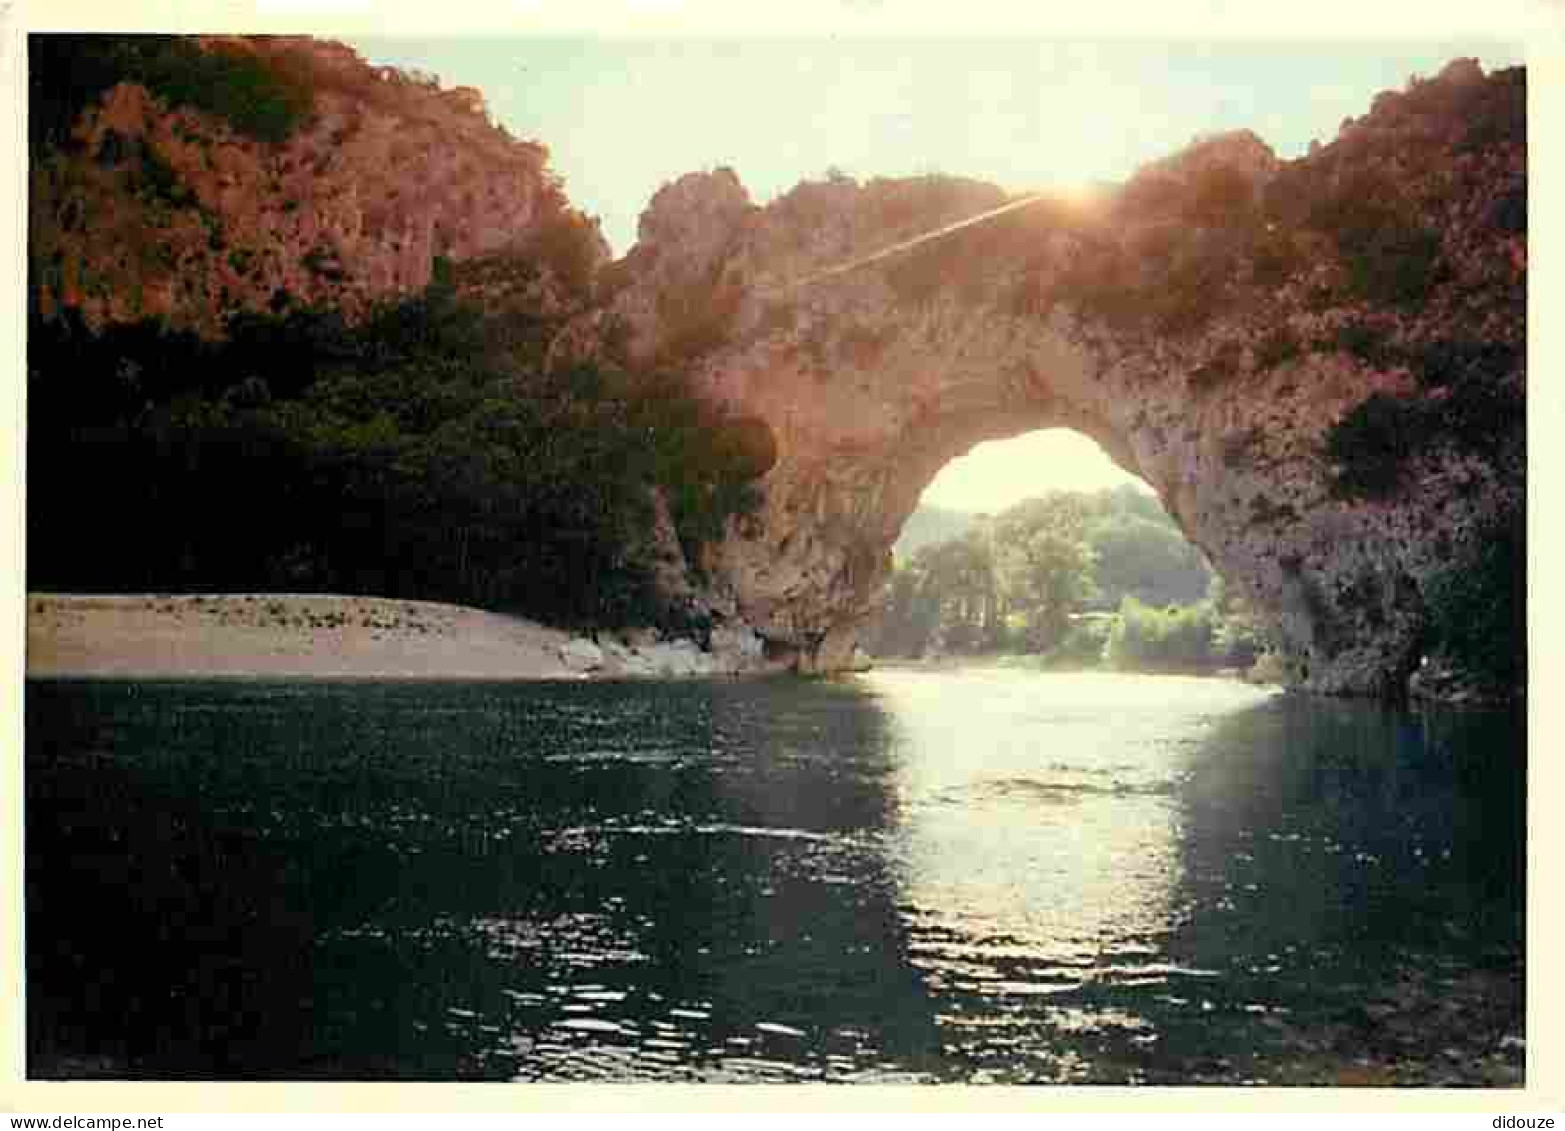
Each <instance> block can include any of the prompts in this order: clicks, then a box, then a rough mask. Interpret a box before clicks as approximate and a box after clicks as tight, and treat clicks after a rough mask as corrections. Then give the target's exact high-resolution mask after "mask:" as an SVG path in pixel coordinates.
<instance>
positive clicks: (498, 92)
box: [346, 33, 1525, 511]
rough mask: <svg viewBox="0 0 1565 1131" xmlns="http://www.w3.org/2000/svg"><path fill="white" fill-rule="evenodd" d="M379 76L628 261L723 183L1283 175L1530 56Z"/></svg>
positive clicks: (1349, 46) (1223, 53)
mask: <svg viewBox="0 0 1565 1131" xmlns="http://www.w3.org/2000/svg"><path fill="white" fill-rule="evenodd" d="M346 41H347V42H348V43H350V44H351V45H352V46H353V47H354V48H355V49H356V50H358V51H359V52H360V54H362V55H363V56H365V58H367V59H368V60H369V61H370V62H372V63H375V64H378V65H391V66H397V67H402V68H407V69H417V70H420V71H424V72H427V73H433V74H435V75H437V76H439V78H440V80H441V82H442V83H443V84H444V85H446V86H458V85H461V86H473V87H477V88H478V89H479V90H481V91H483V92H484V95H485V97H486V99H487V101H488V105H489V111H490V114H491V117H492V118H493V119H494V120H495V121H496V122H498V123H500V124H502V125H504V126H505V127H506V128H507V129H508V130H509V131H510V132H511V133H512V134H513V135H515V136H518V137H524V138H530V139H535V140H538V141H541V142H543V143H544V144H545V145H547V146H548V147H549V150H550V153H551V162H550V163H551V166H552V168H553V169H554V170H555V171H556V172H557V173H559V174H560V175H561V176H562V177H563V178H564V181H565V188H566V191H567V193H568V194H569V196H570V198H571V200H572V202H573V203H574V204H575V205H576V206H577V207H579V208H581V209H583V210H584V211H586V212H588V213H590V214H592V215H595V216H598V217H599V218H600V220H601V221H602V225H603V232H604V235H605V236H606V237H607V238H608V240H609V242H610V244H611V245H612V246H613V248H614V251H615V253H616V254H617V255H623V254H624V253H625V252H626V251H628V250H629V249H630V247H631V245H632V244H633V243H634V242H635V233H636V222H637V219H638V217H639V215H640V213H641V210H642V209H643V208H644V207H645V206H646V204H647V202H648V200H649V199H650V198H651V196H652V194H653V193H655V192H656V191H657V189H658V188H659V187H661V186H662V185H663V184H665V183H667V182H669V181H671V180H673V179H674V178H676V177H678V176H680V175H682V174H684V173H687V172H691V171H694V170H702V169H713V168H716V167H719V166H728V167H731V168H732V169H733V170H734V171H735V172H736V173H737V174H738V176H739V178H740V180H741V181H742V182H743V183H744V185H745V186H746V188H747V189H748V190H749V192H750V195H751V197H752V198H753V199H754V200H755V201H756V202H757V203H759V204H765V203H766V202H768V201H769V200H772V199H774V198H775V197H777V196H779V195H781V194H782V193H784V192H787V191H788V190H789V189H791V188H792V187H793V186H794V185H796V184H797V183H799V182H800V181H801V180H809V179H820V178H821V177H823V176H824V175H825V173H826V171H827V170H828V169H835V170H840V171H842V172H845V173H847V174H848V175H850V176H854V177H857V178H859V179H860V180H867V179H869V178H871V177H875V176H914V175H920V174H925V173H937V172H938V173H952V174H959V175H962V176H968V177H975V178H979V179H982V180H988V181H992V182H994V183H996V184H999V185H1001V186H1002V187H1004V188H1006V189H1010V190H1012V191H1016V192H1020V191H1024V190H1035V189H1047V188H1061V189H1070V188H1074V187H1078V186H1082V185H1086V184H1091V183H1094V182H1101V181H1122V180H1124V179H1125V178H1127V177H1128V176H1130V175H1131V174H1132V173H1133V172H1134V171H1135V169H1136V168H1137V167H1138V166H1140V165H1141V164H1144V163H1145V162H1147V161H1151V160H1155V159H1157V158H1159V157H1163V156H1166V155H1167V154H1169V153H1172V152H1174V151H1175V150H1177V149H1179V148H1181V147H1182V146H1184V145H1185V144H1187V143H1188V142H1190V141H1191V140H1192V139H1193V138H1195V137H1197V136H1199V135H1204V134H1210V133H1214V132H1220V131H1224V130H1233V129H1251V130H1254V131H1255V132H1256V133H1257V134H1258V135H1259V136H1260V137H1261V138H1262V140H1264V141H1265V142H1267V143H1268V144H1269V145H1271V146H1272V148H1273V149H1274V150H1276V152H1277V154H1278V156H1280V157H1283V158H1292V157H1298V156H1301V155H1302V154H1303V153H1304V152H1305V151H1306V150H1307V149H1308V146H1309V143H1310V142H1311V141H1312V140H1320V141H1321V142H1323V143H1324V142H1328V141H1330V140H1331V139H1332V138H1333V137H1334V136H1335V135H1336V132H1337V129H1338V126H1339V125H1340V123H1341V122H1342V120H1343V119H1344V118H1346V117H1357V116H1359V115H1362V114H1364V113H1366V112H1368V110H1369V106H1370V103H1371V101H1372V100H1373V98H1374V96H1375V95H1376V94H1377V93H1379V92H1380V91H1383V90H1394V89H1401V88H1402V87H1404V86H1405V85H1406V84H1407V82H1408V80H1409V78H1410V77H1411V76H1414V75H1419V76H1424V77H1428V76H1432V75H1434V74H1435V73H1437V72H1438V71H1439V70H1440V69H1441V68H1442V67H1443V66H1444V65H1445V64H1446V63H1448V62H1449V61H1450V60H1452V59H1454V58H1458V57H1463V56H1476V57H1477V58H1478V59H1479V61H1480V62H1481V63H1482V64H1483V66H1484V68H1485V69H1486V70H1495V69H1498V68H1502V67H1507V66H1513V65H1516V64H1518V63H1521V62H1522V61H1523V58H1524V55H1525V48H1524V46H1523V45H1522V44H1521V43H1519V42H1509V41H1505V40H1498V39H1491V40H1484V39H1452V40H1446V41H1435V40H1426V41H1411V40H1402V41H1396V42H1381V43H1367V42H1325V41H1322V42H1297V41H1282V40H1272V41H1256V42H1249V43H1246V42H1230V41H1216V40H1207V41H1196V40H1168V41H1161V40H1160V41H1151V40H1126V39H1106V40H1089V39H1081V40H1056V39H1041V38H1028V37H1010V38H1000V37H993V36H991V37H988V38H973V39H960V38H958V39H950V38H931V37H922V38H920V37H906V36H903V37H887V38H859V37H830V36H813V37H805V36H794V37H789V38H777V37H763V38H741V37H735V36H723V37H715V36H708V37H706V38H650V37H645V36H642V37H634V38H631V37H624V38H613V37H608V36H592V35H576V36H563V35H551V36H547V37H544V36H538V37H525V36H508V35H505V34H503V33H490V34H486V35H482V36H473V35H463V36H460V37H449V38H444V39H441V38H417V39H415V38H411V37H409V38H398V39H391V38H365V37H346ZM1127 481H1133V482H1139V481H1138V480H1134V479H1133V477H1131V476H1130V475H1128V474H1127V473H1126V472H1124V471H1123V470H1121V469H1120V468H1118V467H1117V466H1115V465H1114V464H1113V463H1112V462H1111V461H1110V460H1109V459H1108V457H1107V456H1105V455H1104V454H1103V453H1102V452H1101V450H1099V449H1098V448H1097V446H1096V445H1095V444H1093V443H1092V442H1091V441H1090V440H1087V439H1086V438H1085V437H1083V436H1080V435H1079V434H1076V433H1073V432H1069V431H1066V430H1061V429H1056V430H1052V431H1048V432H1036V433H1031V434H1029V435H1027V436H1022V437H1018V438H1016V439H1014V440H1010V441H1004V442H1001V443H991V444H984V445H980V446H979V447H978V448H976V449H975V450H974V451H973V453H971V454H970V455H969V456H967V457H964V458H962V459H959V460H955V461H953V462H952V463H951V464H950V465H948V467H947V468H946V469H945V470H944V471H943V472H942V473H941V474H940V475H939V476H938V477H937V478H936V480H935V481H934V482H933V483H932V484H931V485H930V487H929V488H928V490H926V492H925V494H924V498H925V500H926V501H928V502H932V503H939V504H940V505H943V506H948V507H954V508H957V509H963V510H972V511H994V510H999V509H1003V508H1004V507H1006V506H1009V505H1011V504H1012V503H1014V502H1017V501H1020V500H1021V499H1023V498H1026V497H1028V496H1030V495H1035V494H1039V493H1042V492H1043V491H1046V490H1048V489H1050V488H1052V487H1063V488H1072V489H1093V488H1096V487H1102V486H1114V485H1117V484H1119V483H1123V482H1127Z"/></svg>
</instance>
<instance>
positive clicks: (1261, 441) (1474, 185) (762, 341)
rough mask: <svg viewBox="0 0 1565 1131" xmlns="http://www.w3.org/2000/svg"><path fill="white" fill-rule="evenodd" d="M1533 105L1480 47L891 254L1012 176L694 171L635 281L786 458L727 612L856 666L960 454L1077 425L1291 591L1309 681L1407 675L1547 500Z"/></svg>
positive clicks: (661, 332)
mask: <svg viewBox="0 0 1565 1131" xmlns="http://www.w3.org/2000/svg"><path fill="white" fill-rule="evenodd" d="M1524 104H1525V87H1524V82H1523V75H1522V73H1521V72H1519V71H1513V72H1506V73H1502V74H1497V75H1494V76H1489V77H1485V76H1484V75H1483V74H1482V72H1481V71H1480V70H1479V69H1478V67H1477V65H1476V64H1475V63H1473V62H1472V61H1470V60H1467V61H1461V62H1459V63H1455V64H1453V65H1452V66H1451V67H1449V68H1447V70H1446V71H1445V72H1444V73H1442V74H1441V75H1440V76H1439V77H1438V78H1436V79H1433V80H1429V81H1425V82H1418V83H1415V84H1414V85H1413V86H1412V87H1411V88H1410V89H1408V90H1407V91H1404V92H1400V93H1393V94H1386V95H1382V96H1380V98H1379V99H1377V100H1376V103H1375V106H1374V109H1373V110H1372V112H1371V113H1370V114H1369V115H1368V116H1366V117H1365V118H1362V119H1359V120H1357V121H1349V122H1345V123H1344V124H1343V128H1342V130H1341V132H1340V133H1339V135H1338V137H1337V138H1336V139H1335V140H1334V141H1332V142H1331V143H1330V144H1328V145H1325V146H1319V147H1316V148H1314V149H1313V150H1312V152H1311V154H1310V156H1308V157H1307V158H1304V159H1301V160H1299V161H1296V162H1282V161H1279V160H1278V159H1277V158H1276V156H1275V155H1274V154H1273V153H1272V151H1271V150H1270V149H1269V148H1268V147H1267V146H1266V145H1265V144H1264V143H1263V142H1262V141H1261V140H1260V139H1258V138H1257V137H1255V136H1254V135H1253V134H1249V133H1238V134H1230V135H1225V136H1221V137H1216V138H1211V139H1207V140H1204V141H1200V142H1198V143H1196V144H1194V145H1192V146H1191V147H1189V148H1187V149H1186V150H1184V151H1182V152H1180V153H1178V154H1176V155H1175V156H1173V157H1171V158H1169V159H1167V160H1165V161H1161V162H1158V163H1156V164H1153V165H1151V166H1148V167H1146V168H1144V169H1143V170H1142V171H1141V172H1140V173H1138V175H1137V176H1136V177H1135V178H1133V179H1132V180H1131V181H1130V182H1129V183H1128V184H1126V185H1125V186H1123V187H1122V188H1120V189H1117V190H1114V191H1109V192H1105V193H1104V194H1102V195H1100V196H1099V197H1098V198H1097V199H1094V200H1085V201H1074V202H1073V201H1065V200H1047V199H1045V200H1038V201H1036V202H1034V203H1031V204H1026V205H1024V206H1021V207H1017V208H1015V209H1013V210H1011V211H1008V212H1005V213H1003V214H1000V215H998V216H995V217H994V218H992V219H990V220H988V221H985V222H982V223H976V224H972V225H970V226H968V227H965V228H962V229H959V230H957V231H954V232H952V233H950V234H948V235H946V236H943V237H940V238H935V239H929V240H925V241H923V242H919V243H915V244H913V245H912V246H908V247H904V248H901V250H893V251H891V252H890V253H889V254H885V255H883V256H878V257H877V256H876V253H877V252H880V251H882V250H884V249H895V248H897V247H898V246H899V245H900V244H902V243H904V242H906V241H907V240H909V239H910V238H912V237H915V236H918V235H919V234H921V233H928V232H931V231H933V230H937V229H940V228H941V227H943V226H945V225H948V224H951V223H953V222H956V221H960V220H962V219H964V218H968V217H972V216H975V215H978V214H981V213H984V212H986V211H988V210H992V209H995V208H998V207H1001V206H1003V205H1004V204H1005V203H1006V202H1007V197H1006V195H1005V194H1004V193H1003V192H1002V191H1001V190H1000V189H998V188H995V187H993V186H989V185H984V184H978V183H974V182H965V181H957V180H952V179H948V178H930V179H918V180H902V181H889V180H875V181H871V182H869V183H867V184H859V183H857V182H854V181H852V180H849V179H846V178H838V179H832V180H828V181H826V182H824V183H807V184H803V185H800V186H799V187H798V188H796V189H795V190H793V191H792V192H790V193H788V194H787V195H786V196H784V197H782V198H781V199H779V200H777V201H775V202H774V203H772V204H770V205H769V206H767V207H765V208H764V209H763V208H758V207H756V206H755V205H754V204H753V203H752V202H751V200H750V199H749V196H748V194H747V193H746V192H745V190H744V188H743V186H742V185H741V183H740V182H739V180H738V178H737V177H736V176H735V175H734V174H733V173H731V172H729V171H727V170H719V171H717V172H714V173H705V174H692V175H689V176H686V177H684V178H682V179H680V180H679V181H677V182H675V183H673V184H671V185H668V186H666V187H665V188H664V189H663V190H662V191H661V192H659V193H658V194H657V196H656V197H655V198H654V199H653V201H652V202H651V205H650V207H649V209H648V210H647V212H646V214H645V215H644V217H643V219H642V223H641V229H640V240H639V242H638V244H637V245H636V247H635V248H634V249H633V251H632V252H631V254H630V255H629V256H628V257H627V259H626V260H625V261H624V262H623V263H622V264H621V265H620V266H619V268H618V270H620V271H622V272H623V273H624V274H625V275H627V276H628V277H629V278H630V280H631V281H630V283H629V285H628V286H627V287H625V289H624V290H622V291H621V292H620V294H619V295H618V297H617V298H616V300H615V303H614V309H615V310H616V311H617V312H618V313H619V314H620V315H621V316H623V317H624V318H625V319H626V321H627V322H628V323H629V325H630V326H631V328H632V339H631V340H632V348H633V352H634V353H635V355H636V356H638V357H640V358H642V359H644V360H657V361H662V362H675V363H679V364H683V365H686V366H690V367H692V368H693V370H694V371H695V373H696V374H697V378H698V381H699V384H700V387H701V389H702V390H703V392H704V395H705V396H707V397H709V398H710V399H711V400H712V401H713V402H714V403H715V404H717V405H719V406H721V407H722V408H723V410H724V411H726V412H727V413H730V414H731V415H733V416H735V417H759V418H761V419H763V420H765V421H766V422H767V423H768V424H769V425H770V427H771V429H772V431H773V433H774V434H775V437H776V441H777V449H778V453H779V459H778V462H777V464H776V466H775V467H774V468H773V469H772V470H771V471H770V472H769V473H768V474H767V476H766V477H765V479H764V487H765V499H764V503H763V505H762V506H761V508H760V510H759V512H758V513H756V514H755V515H753V516H751V517H749V518H746V519H743V520H741V521H739V522H737V523H735V524H734V525H733V527H732V529H731V530H730V532H729V535H728V537H727V538H726V539H725V540H724V541H722V542H721V544H719V545H715V546H712V547H709V549H708V552H707V555H706V560H705V562H704V565H705V567H706V570H707V572H708V573H709V575H710V576H711V578H712V583H711V585H710V601H711V603H712V605H713V607H714V609H715V610H716V611H718V612H719V613H721V614H726V615H728V616H732V617H736V618H739V619H741V620H743V621H745V622H747V623H749V624H751V625H753V626H755V627H756V628H757V629H758V630H759V631H760V633H761V634H762V635H763V636H765V637H766V638H767V639H768V640H769V641H771V642H773V644H774V646H779V645H781V646H788V647H792V648H794V649H797V651H798V654H799V663H800V666H801V667H802V668H804V669H806V670H811V669H815V670H819V669H833V668H839V667H843V666H846V665H847V664H848V663H849V662H850V658H851V654H852V650H853V646H854V642H855V638H856V635H857V631H858V628H859V626H860V625H861V624H862V622H863V620H864V618H865V617H866V615H867V614H868V613H869V612H870V610H871V608H872V604H873V601H874V598H875V595H876V593H877V590H878V588H879V586H880V585H881V583H882V582H883V581H884V579H885V578H886V576H887V572H888V569H889V564H890V561H889V552H888V551H889V547H890V545H891V543H892V542H893V540H894V539H895V537H896V535H897V532H898V529H899V527H900V526H901V524H902V522H903V521H904V520H905V519H906V517H907V516H908V514H909V513H911V511H912V509H913V508H914V506H915V505H916V503H917V500H918V497H919V494H920V492H921V491H922V489H923V487H924V486H925V485H926V484H927V483H928V482H929V480H930V479H931V478H932V477H933V476H934V474H935V473H936V472H937V471H938V470H939V469H940V468H941V466H943V465H944V464H945V463H946V462H947V461H948V460H950V459H951V458H953V457H954V456H956V455H958V454H960V453H962V452H965V451H966V450H968V449H969V448H970V447H971V446H972V445H974V444H975V443H977V442H980V441H984V440H991V439H997V438H1002V437H1007V436H1011V435H1015V434H1019V433H1023V432H1026V431H1031V430H1034V429H1040V428H1048V427H1060V426H1064V427H1070V428H1074V429H1076V430H1078V431H1080V432H1083V433H1085V434H1086V435H1088V436H1090V437H1092V438H1093V439H1095V440H1096V441H1098V442H1099V443H1100V444H1101V445H1102V446H1103V447H1104V449H1105V450H1106V451H1107V452H1108V453H1109V454H1110V455H1111V456H1112V457H1113V458H1114V459H1115V460H1116V461H1117V462H1119V463H1120V464H1121V465H1122V466H1124V467H1125V468H1127V469H1128V470H1130V471H1133V472H1135V473H1136V474H1138V475H1140V476H1141V477H1143V478H1144V479H1145V480H1146V481H1147V482H1148V483H1150V484H1151V485H1152V486H1153V487H1154V488H1155V489H1156V490H1157V492H1158V494H1159V495H1160V496H1161V498H1162V500H1163V503H1164V505H1165V506H1166V507H1167V509H1168V510H1169V512H1170V513H1171V514H1172V515H1173V516H1174V518H1175V519H1176V521H1177V522H1178V523H1179V524H1180V526H1181V527H1182V528H1183V530H1184V531H1185V533H1186V534H1187V535H1188V536H1189V537H1190V538H1191V540H1192V541H1194V542H1195V543H1196V544H1197V545H1198V546H1200V547H1201V548H1202V549H1203V550H1204V551H1205V553H1206V554H1207V556H1208V557H1209V559H1210V560H1211V562H1212V563H1213V565H1214V567H1215V568H1216V569H1218V570H1219V571H1220V572H1221V573H1223V575H1224V576H1225V577H1227V578H1228V579H1229V580H1230V581H1231V582H1233V583H1236V584H1238V585H1241V586H1243V588H1244V589H1246V590H1247V591H1248V592H1249V593H1250V595H1251V596H1252V597H1253V598H1254V599H1255V600H1256V601H1257V602H1258V603H1259V605H1260V606H1261V607H1262V608H1264V609H1266V610H1269V612H1270V613H1271V615H1272V616H1273V617H1274V620H1275V624H1276V628H1277V629H1278V631H1279V633H1280V636H1281V638H1282V641H1283V643H1284V647H1285V649H1286V652H1287V655H1288V658H1289V660H1290V661H1291V663H1292V665H1293V669H1294V673H1295V675H1296V677H1297V678H1298V680H1299V681H1300V682H1301V683H1302V684H1304V685H1305V686H1307V687H1310V688H1314V689H1318V690H1322V691H1327V692H1333V693H1384V692H1387V691H1391V690H1394V689H1397V688H1400V687H1401V686H1403V685H1404V684H1405V681H1406V678H1407V676H1408V674H1409V672H1410V671H1411V670H1412V669H1413V667H1414V666H1415V665H1416V664H1417V662H1418V660H1419V657H1420V654H1421V651H1422V649H1423V647H1424V641H1425V636H1426V626H1427V622H1428V611H1427V608H1426V604H1427V602H1426V599H1425V598H1426V592H1425V591H1426V588H1427V585H1428V583H1429V581H1430V579H1431V578H1432V577H1433V576H1435V575H1436V574H1437V573H1438V572H1439V571H1440V570H1441V569H1443V568H1446V567H1449V566H1450V565H1451V563H1452V562H1453V561H1460V560H1461V558H1462V556H1463V555H1464V554H1465V553H1468V552H1470V550H1471V548H1472V544H1473V542H1474V540H1475V539H1477V538H1481V537H1483V534H1482V532H1483V531H1485V530H1487V529H1492V527H1493V525H1494V523H1495V522H1496V521H1498V520H1499V516H1502V515H1507V514H1509V515H1513V516H1514V515H1515V514H1516V513H1518V508H1519V507H1520V505H1521V499H1522V492H1523V487H1524V471H1525V455H1524V452H1523V450H1522V442H1523V427H1522V422H1523V412H1522V403H1523V386H1524V380H1525V321H1524V315H1525V280H1526V244H1525V229H1526V220H1525V216H1526V203H1525V202H1526V195H1525V194H1526V179H1525V178H1526V173H1525V127H1524ZM864 260H867V261H864ZM861 261H863V262H861ZM843 265H848V266H846V267H845V268H844V266H843ZM1028 474H1033V475H1036V476H1037V478H1038V481H1039V484H1040V487H1043V486H1046V484H1047V469H1046V468H1036V469H1029V468H1022V467H1019V468H1017V475H1018V476H1019V477H1020V476H1026V475H1028Z"/></svg>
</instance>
